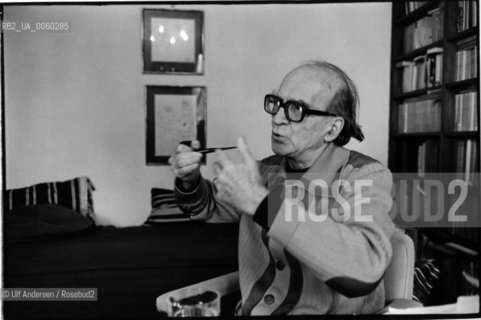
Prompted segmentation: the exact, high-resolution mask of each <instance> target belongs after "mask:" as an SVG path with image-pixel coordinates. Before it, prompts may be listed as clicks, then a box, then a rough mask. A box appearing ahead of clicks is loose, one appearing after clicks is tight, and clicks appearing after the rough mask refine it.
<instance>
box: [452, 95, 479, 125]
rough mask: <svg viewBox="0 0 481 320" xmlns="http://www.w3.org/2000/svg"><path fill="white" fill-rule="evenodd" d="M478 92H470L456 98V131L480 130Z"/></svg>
mask: <svg viewBox="0 0 481 320" xmlns="http://www.w3.org/2000/svg"><path fill="white" fill-rule="evenodd" d="M477 102H478V92H477V91H468V92H463V93H458V94H456V95H455V96H454V131H476V130H478V106H477Z"/></svg>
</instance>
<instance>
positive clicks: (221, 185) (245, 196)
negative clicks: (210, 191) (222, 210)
mask: <svg viewBox="0 0 481 320" xmlns="http://www.w3.org/2000/svg"><path fill="white" fill-rule="evenodd" d="M237 148H238V150H239V152H240V154H241V157H242V162H241V163H238V164H236V163H233V162H232V161H231V160H229V159H228V158H227V156H226V155H225V153H224V152H223V151H220V150H217V151H216V155H217V159H216V160H215V161H214V164H213V166H214V173H215V174H216V176H217V177H216V178H215V179H214V183H215V185H216V187H217V192H218V193H217V196H218V198H219V199H221V200H223V201H225V202H227V203H229V204H231V205H232V206H234V207H235V208H237V209H238V210H241V211H243V212H245V213H247V214H250V215H253V214H254V213H255V211H256V209H257V207H258V206H259V204H260V203H261V201H262V200H263V199H264V198H265V197H266V196H267V194H268V193H269V192H268V190H267V188H266V187H264V185H263V184H262V180H261V176H260V174H259V169H258V167H257V161H256V160H255V159H254V158H253V157H252V155H251V153H250V151H249V149H248V147H247V145H246V143H245V141H244V139H243V138H239V141H238V143H237Z"/></svg>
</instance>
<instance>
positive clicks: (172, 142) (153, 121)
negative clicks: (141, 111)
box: [146, 86, 207, 165]
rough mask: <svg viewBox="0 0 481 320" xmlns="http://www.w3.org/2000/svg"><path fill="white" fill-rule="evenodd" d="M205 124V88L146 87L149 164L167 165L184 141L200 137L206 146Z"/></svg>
mask: <svg viewBox="0 0 481 320" xmlns="http://www.w3.org/2000/svg"><path fill="white" fill-rule="evenodd" d="M206 123H207V89H206V88H205V87H173V86H147V130H146V131H147V132H146V133H147V137H146V142H147V164H153V165H168V159H169V157H170V155H171V154H172V153H173V152H174V150H175V148H176V146H177V145H178V144H179V143H180V142H181V141H185V140H199V142H200V145H201V148H205V146H206V128H207V126H206ZM202 163H204V164H205V156H204V157H203V159H202Z"/></svg>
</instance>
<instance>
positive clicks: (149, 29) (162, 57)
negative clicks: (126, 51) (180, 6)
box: [142, 9, 204, 75]
mask: <svg viewBox="0 0 481 320" xmlns="http://www.w3.org/2000/svg"><path fill="white" fill-rule="evenodd" d="M142 18H143V28H142V30H143V32H142V49H143V60H144V67H143V72H144V73H164V74H197V75H202V74H204V12H203V11H194V10H167V9H144V10H143V12H142Z"/></svg>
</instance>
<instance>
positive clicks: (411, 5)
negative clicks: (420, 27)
mask: <svg viewBox="0 0 481 320" xmlns="http://www.w3.org/2000/svg"><path fill="white" fill-rule="evenodd" d="M426 3H428V1H406V2H405V9H406V11H405V13H406V14H410V13H411V12H413V11H415V10H417V9H419V8H420V7H422V6H423V5H425V4H426Z"/></svg>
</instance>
